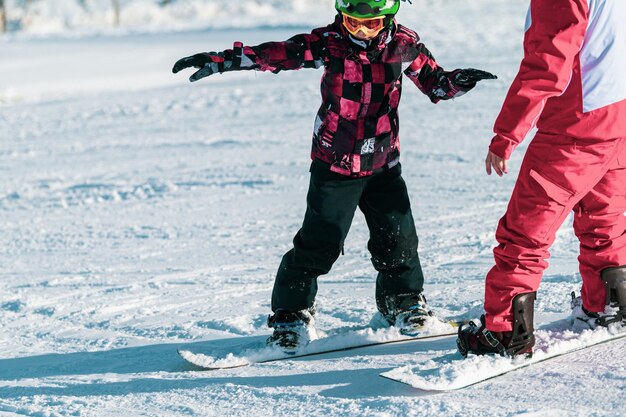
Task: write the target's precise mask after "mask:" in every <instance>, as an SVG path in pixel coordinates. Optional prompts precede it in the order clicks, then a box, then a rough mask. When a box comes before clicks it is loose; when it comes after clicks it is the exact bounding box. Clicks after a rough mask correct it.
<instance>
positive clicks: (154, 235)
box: [0, 0, 626, 417]
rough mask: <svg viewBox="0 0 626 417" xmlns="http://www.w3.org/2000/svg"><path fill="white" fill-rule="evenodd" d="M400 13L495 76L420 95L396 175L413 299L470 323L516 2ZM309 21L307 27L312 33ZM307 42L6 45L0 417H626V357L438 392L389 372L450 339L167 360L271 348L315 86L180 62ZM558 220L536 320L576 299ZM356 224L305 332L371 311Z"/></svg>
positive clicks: (500, 193) (185, 36)
mask: <svg viewBox="0 0 626 417" xmlns="http://www.w3.org/2000/svg"><path fill="white" fill-rule="evenodd" d="M414 3H416V4H415V5H414V6H412V7H410V6H407V5H405V6H403V12H402V14H401V16H400V20H401V21H403V22H404V23H406V24H407V25H408V26H411V27H413V28H415V29H416V30H418V32H420V33H421V35H422V38H423V39H424V41H425V42H426V44H427V45H428V46H429V47H430V49H431V50H432V51H433V53H434V54H435V56H436V57H437V59H438V60H439V61H440V63H441V64H442V65H444V66H446V67H448V68H454V67H466V66H475V67H478V68H483V69H486V70H489V71H492V72H495V73H496V74H498V75H499V76H500V79H499V80H498V81H496V82H485V83H483V84H481V85H480V87H479V88H477V89H476V91H474V92H472V93H471V94H469V95H467V96H465V97H462V98H460V99H458V100H456V101H455V102H452V103H450V102H448V103H441V104H439V105H437V106H433V105H431V104H430V102H429V101H428V100H427V99H426V98H425V97H424V96H423V95H421V94H420V93H419V91H418V90H417V89H416V88H413V86H412V85H411V84H410V83H409V82H406V83H405V92H404V98H403V102H402V104H401V120H402V121H401V126H402V128H401V132H402V133H401V135H402V141H403V156H402V162H403V170H404V175H405V178H406V180H407V183H408V185H409V191H410V194H411V198H412V204H413V209H414V215H415V219H416V224H417V228H418V232H419V234H420V239H421V256H422V263H423V266H424V269H425V272H426V275H427V285H426V294H427V296H428V297H429V300H430V302H431V304H432V306H433V307H434V308H435V309H436V310H437V312H439V313H440V314H441V315H444V316H449V317H470V316H471V317H475V316H477V315H478V314H479V313H480V312H481V309H482V307H481V302H482V291H483V279H484V274H485V272H486V271H487V270H488V268H490V266H491V262H492V257H491V249H492V247H493V245H494V238H493V233H494V230H495V226H496V223H497V220H498V218H499V217H500V216H501V215H502V213H503V211H504V209H505V207H506V203H507V199H508V196H509V194H510V191H511V188H512V186H513V183H514V179H515V175H516V172H515V168H516V167H517V166H519V162H520V160H521V157H522V154H523V149H524V148H523V147H522V148H521V149H520V151H519V152H517V154H516V155H515V156H514V158H513V160H512V163H511V165H512V172H511V174H510V175H509V176H508V177H506V178H504V179H500V178H497V177H492V178H489V177H487V176H486V175H485V174H484V164H483V160H484V155H485V153H486V149H487V144H488V142H489V140H490V137H491V133H490V132H491V126H492V123H493V120H494V118H495V116H496V115H497V112H498V110H499V107H500V105H501V102H502V99H503V96H504V94H505V93H506V90H507V88H508V84H509V83H510V81H511V79H512V77H513V76H514V74H515V72H516V69H517V66H518V63H519V59H520V53H521V51H520V48H521V46H520V44H521V37H522V26H523V21H524V17H525V9H526V7H527V1H519V2H511V1H505V0H482V1H481V2H458V1H445V0H440V1H435V2H428V4H430V6H429V7H427V2H426V1H416V2H414ZM320 23H322V22H315V24H320ZM308 30H309V28H305V27H284V28H280V27H279V28H274V29H269V28H266V29H246V30H232V29H231V30H211V31H197V32H184V33H178V34H150V35H141V34H128V35H123V36H120V35H117V36H97V37H88V38H74V39H68V38H44V39H42V38H39V39H28V38H24V39H14V38H12V39H5V40H0V57H1V58H0V139H1V140H0V231H1V233H0V329H1V333H0V416H3V417H4V416H15V415H30V416H65V415H73V416H98V417H109V416H130V415H132V416H193V415H197V416H252V415H254V416H270V415H272V416H331V415H332V416H335V415H336V416H467V415H476V416H478V415H480V416H491V415H493V416H496V415H497V416H500V415H524V416H570V415H572V416H573V415H585V416H591V415H595V416H616V415H626V411H624V408H623V404H624V401H623V393H624V389H626V365H625V364H624V361H623V360H621V359H620V360H618V361H617V363H616V358H623V356H624V349H625V348H626V342H624V341H622V342H618V343H614V344H611V345H606V346H602V347H598V348H597V349H594V350H593V351H587V352H582V353H578V354H574V355H572V356H570V357H568V358H564V359H562V360H557V361H554V362H551V363H548V364H545V365H537V366H535V367H532V368H528V369H525V370H522V371H519V372H517V373H515V374H510V375H508V376H505V377H503V378H500V379H498V380H494V381H493V382H489V383H485V384H483V385H479V386H476V387H473V388H469V389H466V390H464V391H462V392H458V393H452V394H444V395H436V396H427V395H423V394H420V393H419V392H416V391H413V390H411V389H410V388H408V387H405V386H403V385H401V384H397V383H393V382H391V381H387V380H385V379H383V378H381V377H379V376H378V375H379V373H381V372H384V371H387V370H389V369H391V368H394V367H396V366H399V365H402V364H407V363H417V362H420V361H424V360H427V359H428V358H431V357H433V356H436V355H441V354H442V353H451V352H453V351H454V339H453V338H445V339H439V340H432V341H424V342H420V343H411V344H403V345H391V346H385V347H379V348H367V349H362V350H357V351H352V352H350V353H341V354H329V355H326V356H321V357H316V358H308V359H300V360H293V361H284V362H277V363H272V364H265V365H257V366H252V367H248V368H242V369H237V370H229V371H218V372H200V371H198V370H197V369H194V368H192V367H190V366H188V365H186V364H185V363H184V362H183V360H182V359H180V358H179V357H178V355H177V354H176V349H177V348H180V347H188V346H189V345H190V344H198V343H200V344H201V343H202V341H206V340H209V339H214V340H218V339H225V338H231V337H241V336H243V337H246V336H258V335H262V334H266V333H267V332H268V331H267V329H266V328H265V325H264V322H265V319H266V316H267V314H268V311H269V297H270V291H271V286H272V281H273V275H274V273H275V269H276V267H277V265H278V263H279V261H280V258H281V256H282V254H283V253H284V252H285V251H286V250H288V249H289V247H290V243H291V238H292V236H293V235H294V234H295V232H296V231H297V229H298V227H299V225H300V223H301V220H302V216H303V213H304V208H305V205H304V198H305V193H306V189H307V185H308V166H309V163H310V161H309V150H310V136H311V130H312V127H313V119H314V114H315V111H316V110H317V107H318V105H319V97H318V95H319V78H320V76H321V73H320V72H316V71H312V70H310V71H301V72H291V73H282V74H280V75H279V76H275V75H272V74H257V73H238V74H226V75H223V76H215V77H213V78H211V79H208V80H203V81H201V82H199V83H196V84H193V85H191V84H188V83H187V82H186V76H187V75H189V74H184V75H180V74H179V75H177V76H173V75H172V74H171V73H170V68H171V66H172V64H173V63H174V62H175V60H176V59H178V58H180V57H182V56H185V55H188V54H191V53H194V52H198V51H202V50H205V51H206V50H219V49H223V48H226V47H229V46H230V45H232V41H234V40H242V41H244V42H246V43H249V44H255V43H260V42H263V41H267V40H277V39H285V38H287V37H289V36H290V35H291V34H293V33H296V32H303V31H308ZM570 229H571V224H570V222H568V224H566V225H565V227H564V228H563V229H562V230H561V232H560V233H559V236H558V239H557V242H556V244H555V246H554V248H553V250H552V255H553V259H552V262H551V263H552V266H551V267H550V269H549V270H548V272H547V274H546V277H545V279H544V281H543V284H542V287H541V290H540V293H539V300H538V304H537V314H538V321H539V322H546V321H549V320H552V319H554V318H558V317H563V316H564V315H565V314H566V313H567V311H568V308H569V302H568V299H567V297H568V294H569V292H570V291H571V290H576V289H578V287H579V283H580V278H579V275H578V273H577V261H576V254H577V242H576V239H575V237H574V235H573V233H572V232H571V230H570ZM366 242H367V229H366V227H365V221H364V219H363V217H362V216H361V215H358V216H357V217H356V218H355V222H354V225H353V228H352V230H351V232H350V235H349V237H348V241H347V244H346V254H345V256H343V257H341V258H340V259H339V261H338V262H337V264H336V266H335V268H334V269H333V271H332V272H331V273H330V274H329V275H327V276H326V277H323V278H321V280H320V287H321V290H320V294H319V298H318V303H319V308H320V313H319V318H318V327H320V328H322V329H331V328H338V327H349V326H362V325H365V324H367V323H368V322H369V320H370V318H371V316H372V315H373V314H374V312H375V305H374V302H373V292H374V280H375V273H374V271H373V268H372V267H371V265H370V263H369V255H368V252H367V249H366Z"/></svg>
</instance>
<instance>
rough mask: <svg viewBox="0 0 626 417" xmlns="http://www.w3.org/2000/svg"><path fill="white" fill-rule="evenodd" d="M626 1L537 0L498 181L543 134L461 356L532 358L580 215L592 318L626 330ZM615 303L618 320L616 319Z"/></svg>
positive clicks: (512, 93)
mask: <svg viewBox="0 0 626 417" xmlns="http://www.w3.org/2000/svg"><path fill="white" fill-rule="evenodd" d="M624 22H626V2H625V1H623V0H531V5H530V12H529V16H528V21H527V31H526V33H525V37H524V59H523V61H522V63H521V67H520V70H519V73H518V74H517V76H516V78H515V80H514V81H513V84H512V85H511V88H510V90H509V92H508V95H507V97H506V100H505V102H504V105H503V108H502V111H501V113H500V115H499V116H498V118H497V120H496V123H495V133H496V136H495V137H494V138H493V140H492V142H491V146H490V148H489V153H488V155H487V159H486V167H487V173H488V174H491V172H492V170H495V172H496V173H497V174H498V175H500V176H502V175H503V174H505V173H507V160H508V159H509V157H510V156H511V153H512V152H513V151H514V149H515V148H516V147H517V145H519V144H520V142H521V141H522V140H523V139H524V137H525V136H526V134H527V133H528V132H529V131H530V130H531V129H532V128H533V127H535V126H536V127H537V129H538V132H537V134H536V136H535V138H534V139H533V140H532V142H531V143H530V145H529V147H528V150H527V152H526V155H525V158H524V161H523V163H522V166H521V168H520V173H519V177H518V179H517V183H516V185H515V188H514V190H513V195H512V196H511V201H510V203H509V206H508V209H507V211H506V214H505V215H504V217H503V218H502V219H501V220H500V223H499V225H498V230H497V233H496V238H497V240H498V243H499V245H498V246H497V247H496V248H495V249H494V255H495V261H496V262H495V266H494V267H493V268H492V269H491V271H489V273H488V274H487V280H486V290H485V315H484V316H483V317H482V318H481V321H482V325H481V326H477V325H473V326H465V327H463V328H461V329H460V331H459V339H458V345H459V349H460V351H461V353H463V354H467V353H468V352H472V353H477V354H484V353H500V354H506V355H510V356H514V355H518V354H525V355H529V354H532V346H533V345H534V337H533V323H532V322H533V307H534V300H535V292H536V291H537V288H538V287H539V283H540V281H541V277H542V274H543V271H544V270H545V268H546V267H547V262H546V258H548V257H549V252H548V249H549V248H550V246H551V244H552V243H553V242H554V239H555V234H556V231H557V230H558V228H559V227H560V226H561V224H562V223H563V222H564V221H565V219H566V217H567V216H568V214H569V213H570V212H571V211H572V210H573V211H574V215H575V219H574V229H575V232H576V235H577V237H578V239H579V240H580V256H579V258H578V259H579V262H580V273H581V275H582V279H583V288H582V295H581V296H582V303H583V304H582V311H583V312H585V314H586V315H587V317H588V318H589V319H590V320H592V321H593V323H594V324H600V325H603V324H604V325H606V324H607V323H611V322H615V321H619V322H624V323H626V317H625V316H626V314H625V313H626V217H625V216H624V213H625V212H626V25H625V24H624ZM609 303H613V304H614V306H615V305H617V307H618V308H617V309H613V310H611V312H610V313H609V312H608V311H609V309H606V312H605V306H606V305H607V304H609Z"/></svg>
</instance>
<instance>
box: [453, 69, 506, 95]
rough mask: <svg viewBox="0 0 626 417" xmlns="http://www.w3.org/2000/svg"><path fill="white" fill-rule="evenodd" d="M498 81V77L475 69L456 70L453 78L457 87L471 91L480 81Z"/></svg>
mask: <svg viewBox="0 0 626 417" xmlns="http://www.w3.org/2000/svg"><path fill="white" fill-rule="evenodd" d="M497 79H498V77H497V76H495V75H493V74H492V73H490V72H487V71H483V70H479V69H474V68H465V69H458V70H455V71H454V72H453V76H452V82H453V83H454V84H455V85H456V86H458V87H461V88H463V89H464V90H471V89H472V88H474V87H476V83H477V82H478V81H482V80H497Z"/></svg>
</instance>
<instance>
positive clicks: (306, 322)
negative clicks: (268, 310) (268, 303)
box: [267, 308, 317, 353]
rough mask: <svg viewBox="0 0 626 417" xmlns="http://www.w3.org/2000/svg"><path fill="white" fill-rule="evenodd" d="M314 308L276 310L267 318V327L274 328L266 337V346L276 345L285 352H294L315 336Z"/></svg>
mask: <svg viewBox="0 0 626 417" xmlns="http://www.w3.org/2000/svg"><path fill="white" fill-rule="evenodd" d="M314 314H315V310H314V309H313V308H311V309H309V310H300V311H296V312H289V311H284V310H278V311H276V313H275V314H274V315H271V316H269V317H268V318H267V325H268V327H270V328H272V329H274V332H273V333H272V335H271V336H270V337H269V338H268V339H267V345H268V346H276V347H279V348H281V349H282V350H284V351H285V352H286V353H295V352H296V351H297V350H298V348H300V347H302V346H305V345H306V344H308V343H309V342H310V341H311V340H314V339H316V338H317V335H316V333H315V318H314Z"/></svg>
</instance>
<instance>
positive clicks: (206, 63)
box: [172, 52, 233, 82]
mask: <svg viewBox="0 0 626 417" xmlns="http://www.w3.org/2000/svg"><path fill="white" fill-rule="evenodd" d="M232 65H233V61H232V60H230V59H226V58H225V57H224V53H223V52H219V53H217V52H204V53H201V54H196V55H192V56H188V57H185V58H183V59H180V60H178V62H176V64H174V68H172V72H173V73H174V74H176V73H177V72H178V71H181V70H183V69H185V68H192V67H193V68H200V71H196V72H195V73H194V74H192V75H191V77H189V81H191V82H194V81H198V80H199V79H201V78H204V77H208V76H209V75H213V74H215V73H216V72H220V73H221V72H224V71H226V70H228V69H229V68H230V67H232Z"/></svg>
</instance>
